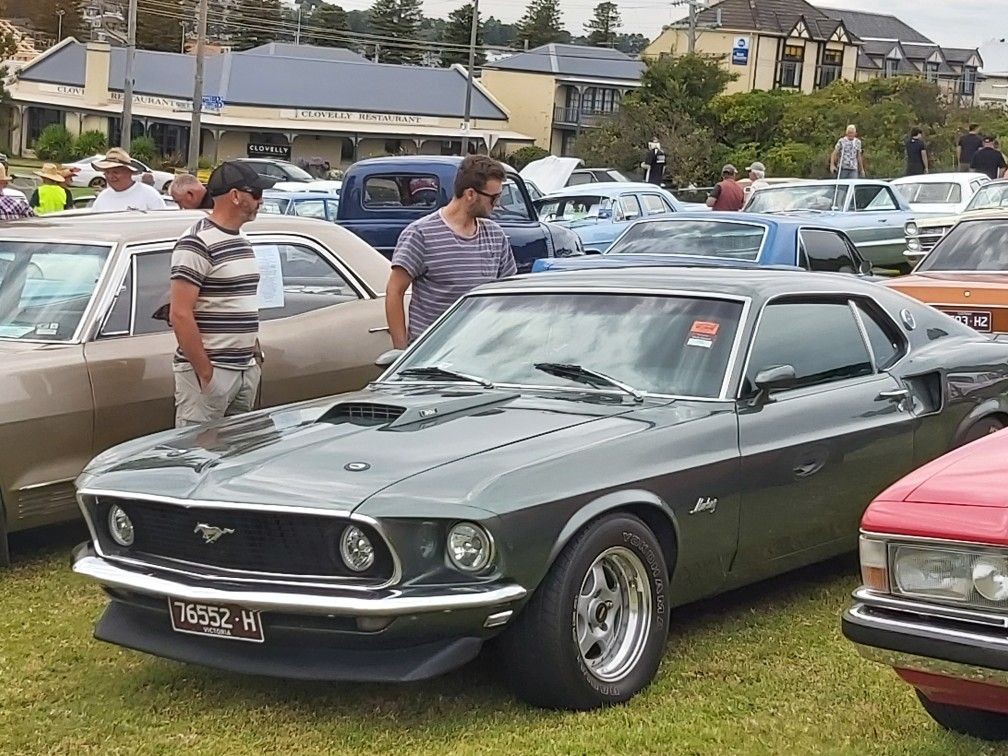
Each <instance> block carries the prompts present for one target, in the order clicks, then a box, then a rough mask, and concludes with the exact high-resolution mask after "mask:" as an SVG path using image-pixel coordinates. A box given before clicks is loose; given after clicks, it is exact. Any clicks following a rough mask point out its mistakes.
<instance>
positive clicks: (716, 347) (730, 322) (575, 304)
mask: <svg viewBox="0 0 1008 756" xmlns="http://www.w3.org/2000/svg"><path fill="white" fill-rule="evenodd" d="M741 312H742V304H741V303H740V302H737V301H733V300H724V299H716V298H710V299H708V298H701V297H689V296H659V295H646V294H608V293H575V292H571V291H557V292H556V293H536V294H489V295H482V296H473V297H469V298H467V299H465V300H463V301H462V302H461V303H460V304H459V306H458V307H457V308H456V309H455V310H454V311H453V312H452V313H451V314H450V315H449V316H448V317H446V318H445V320H443V321H442V322H441V323H440V324H439V325H438V326H436V327H435V328H434V330H433V331H432V332H431V333H430V334H429V335H428V336H427V337H426V338H425V339H424V341H423V343H421V344H419V345H418V346H417V348H416V349H415V351H413V352H412V353H411V354H410V355H409V357H407V358H406V359H405V360H404V361H403V362H402V364H401V366H400V367H399V369H398V370H397V371H396V373H395V374H394V375H392V376H391V377H390V378H388V379H386V380H391V381H397V380H402V381H412V380H416V378H415V377H411V376H408V375H402V373H403V371H406V370H409V369H410V368H421V367H429V366H438V367H440V368H443V369H447V370H451V371H454V372H456V373H463V374H466V375H475V376H480V377H481V378H483V379H486V380H488V381H490V382H492V383H494V384H498V385H499V384H520V385H528V386H548V387H557V388H560V387H563V388H574V387H576V386H577V385H578V384H576V383H574V382H572V381H571V379H570V378H569V377H567V378H565V377H563V376H561V375H552V374H550V373H547V372H544V371H542V370H539V369H537V368H536V365H537V364H543V363H556V364H562V365H579V366H582V367H584V368H586V369H589V370H592V371H595V372H597V373H603V374H605V375H607V376H611V377H612V378H614V379H617V380H619V381H621V382H623V383H625V384H629V385H630V386H633V387H635V388H636V389H639V390H641V391H647V392H650V393H656V394H673V395H677V396H695V397H704V398H714V397H717V396H719V395H720V393H721V387H722V384H723V382H724V377H725V371H726V370H727V365H728V359H729V356H730V354H731V352H732V347H733V345H734V342H735V333H736V331H737V329H738V324H739V318H740V317H741ZM445 380H447V379H445ZM578 390H582V391H583V390H584V388H583V387H582V388H580V389H578Z"/></svg>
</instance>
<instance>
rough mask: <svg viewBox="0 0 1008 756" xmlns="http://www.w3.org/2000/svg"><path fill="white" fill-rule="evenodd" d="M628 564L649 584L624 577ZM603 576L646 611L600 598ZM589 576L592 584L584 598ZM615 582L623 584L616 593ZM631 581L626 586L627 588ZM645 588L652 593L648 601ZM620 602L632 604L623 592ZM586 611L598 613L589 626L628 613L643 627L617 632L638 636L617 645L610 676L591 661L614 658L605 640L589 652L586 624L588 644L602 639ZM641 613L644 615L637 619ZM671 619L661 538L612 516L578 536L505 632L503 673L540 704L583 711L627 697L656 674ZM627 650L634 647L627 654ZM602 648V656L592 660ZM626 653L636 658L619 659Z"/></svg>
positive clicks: (630, 519) (614, 622) (620, 620)
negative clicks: (582, 642)
mask: <svg viewBox="0 0 1008 756" xmlns="http://www.w3.org/2000/svg"><path fill="white" fill-rule="evenodd" d="M600 560H601V561H600ZM610 562H611V563H612V564H610ZM607 566H609V571H608V572H607V571H606V567H607ZM622 567H625V568H627V569H628V570H629V571H631V572H634V574H639V575H641V576H642V577H643V578H645V580H643V581H638V582H639V583H642V585H640V586H637V585H635V584H634V582H633V581H625V582H621V581H620V578H621V576H622V577H626V574H624V573H621V572H620V569H621V568H622ZM614 570H615V571H614ZM600 575H603V576H604V578H605V582H606V583H608V585H603V586H601V589H605V590H606V591H608V593H607V594H606V595H609V596H614V595H615V596H617V597H619V596H622V597H623V598H625V599H626V600H627V601H630V602H634V601H637V602H639V606H640V607H646V609H642V610H640V611H638V612H634V611H631V610H629V609H620V608H619V607H617V608H615V609H613V608H611V607H613V602H611V601H609V602H607V601H604V600H600V599H599V598H598V597H599V592H594V593H593V591H594V587H597V586H599V583H598V577H599V576H600ZM590 576H591V577H590ZM589 579H591V580H592V583H591V585H592V586H593V588H592V589H590V590H588V592H587V593H585V595H584V596H582V595H581V594H582V589H583V588H585V587H586V586H587V585H588V581H589ZM612 585H615V586H616V592H615V593H614V592H613V589H612V588H611V587H610V586H612ZM624 586H625V587H626V589H625V590H622V592H620V588H623V587H624ZM601 589H600V590H601ZM644 593H647V594H648V596H647V600H646V601H645V600H644V598H643V596H644ZM616 601H617V602H618V603H620V606H628V605H625V604H623V603H622V601H620V599H619V598H617V599H616ZM591 602H596V604H597V605H596V606H595V610H594V611H591V610H589V611H585V608H586V607H590V606H591ZM602 605H605V607H603V606H602ZM579 607H581V608H582V611H581V612H579ZM606 607H610V608H606ZM608 612H612V613H611V615H610V614H608ZM585 616H588V617H590V618H591V619H590V621H589V624H592V623H596V624H598V625H599V626H601V627H603V628H604V627H606V620H608V621H609V627H611V628H615V627H617V626H619V625H622V624H624V619H625V620H626V622H628V623H629V624H630V625H635V626H636V628H637V629H636V630H634V631H631V630H625V635H621V634H619V633H615V632H614V631H613V632H612V633H611V634H612V636H613V637H617V638H624V639H630V638H636V640H635V641H630V640H624V641H621V642H619V643H615V644H613V645H615V646H616V647H617V649H616V651H617V653H616V654H615V656H614V661H613V663H614V664H618V666H617V667H616V669H615V670H613V672H612V673H611V674H608V675H606V674H603V675H602V676H599V675H598V674H596V672H595V671H593V670H592V669H591V668H590V666H589V665H596V664H598V665H601V666H604V661H605V659H607V658H610V657H609V656H606V655H603V648H604V647H603V646H602V645H601V643H602V642H601V641H600V642H599V644H600V645H597V646H592V647H591V648H589V649H588V651H587V653H584V652H582V650H581V646H580V645H579V643H578V640H577V634H578V630H579V628H581V629H584V630H585V631H586V632H585V638H586V640H585V644H590V643H592V642H593V641H592V639H593V638H595V637H596V636H595V635H590V634H589V633H588V632H587V628H586V627H585V624H584V620H583V618H584V617H585ZM634 617H639V618H640V620H639V621H638V622H635V621H634V619H633V618H634ZM668 620H669V605H668V569H667V567H666V563H665V557H664V555H663V553H662V550H661V545H660V544H659V543H658V539H657V538H655V535H654V533H652V532H651V530H650V529H649V528H648V526H647V525H645V524H644V523H643V522H642V521H641V520H640V519H638V518H637V517H634V516H633V515H629V514H614V515H609V516H606V517H603V518H602V519H600V520H597V521H595V522H593V523H591V524H589V525H588V526H586V527H585V528H584V529H583V530H582V531H581V532H579V533H578V534H577V535H576V536H574V538H572V539H571V541H570V542H569V543H568V544H567V546H566V547H565V548H564V550H563V551H562V552H561V553H560V556H559V557H557V560H556V562H554V564H553V566H552V567H551V568H550V571H549V572H548V573H547V574H546V577H545V578H544V579H543V581H542V583H541V584H540V585H539V588H538V589H537V590H536V592H535V593H534V594H533V596H532V598H531V599H530V600H529V602H528V604H527V605H526V606H525V608H524V609H523V610H522V613H521V614H520V615H519V616H518V618H517V619H516V620H515V624H514V625H513V626H512V627H510V628H509V629H508V630H507V631H506V632H505V633H504V635H503V636H502V637H501V638H500V646H499V648H500V651H501V652H502V661H503V667H504V670H503V671H504V674H505V677H506V679H507V680H508V683H509V684H510V686H511V688H512V689H513V690H514V691H515V693H516V694H517V695H518V696H519V697H520V698H522V699H523V700H524V701H526V702H528V703H530V704H532V705H534V706H541V707H544V708H550V709H573V710H579V711H583V710H587V709H595V708H598V707H601V706H610V705H612V704H618V703H622V702H624V701H626V700H628V699H630V698H631V697H633V696H634V695H636V694H637V693H638V692H639V691H641V690H642V689H643V688H645V687H646V686H647V685H648V684H650V682H651V680H652V679H654V676H655V673H656V672H657V671H658V665H659V664H660V663H661V658H662V654H663V652H664V650H665V641H666V639H667V636H668ZM604 632H609V631H604ZM624 648H629V649H635V650H629V651H626V652H625V653H623V652H622V649H624ZM596 650H597V654H598V656H597V657H596V658H592V652H593V651H596ZM624 656H628V657H629V658H628V659H627V660H626V661H625V662H619V660H620V659H622V658H623V657H624ZM586 659H587V661H586ZM601 671H602V672H605V670H604V669H602V670H601Z"/></svg>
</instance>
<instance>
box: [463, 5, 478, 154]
mask: <svg viewBox="0 0 1008 756" xmlns="http://www.w3.org/2000/svg"><path fill="white" fill-rule="evenodd" d="M477 29H479V0H473V6H472V25H471V26H470V27H469V77H468V79H467V80H466V96H465V120H464V121H463V123H462V129H463V131H465V134H463V136H462V157H465V156H466V155H468V154H469V128H470V115H471V114H472V93H473V69H474V68H475V67H476V31H477Z"/></svg>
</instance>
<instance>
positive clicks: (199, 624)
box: [168, 598, 263, 643]
mask: <svg viewBox="0 0 1008 756" xmlns="http://www.w3.org/2000/svg"><path fill="white" fill-rule="evenodd" d="M168 610H169V613H170V614H171V622H172V630H174V631H175V632H177V633H191V634H193V635H207V636H210V637H211V638H225V639H227V640H241V641H250V642H252V643H262V642H263V628H262V619H261V618H260V616H259V612H257V611H253V610H252V609H244V608H243V607H240V606H235V605H234V604H201V603H197V602H195V601H183V600H182V599H176V598H169V599H168Z"/></svg>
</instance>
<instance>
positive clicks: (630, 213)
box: [619, 194, 641, 220]
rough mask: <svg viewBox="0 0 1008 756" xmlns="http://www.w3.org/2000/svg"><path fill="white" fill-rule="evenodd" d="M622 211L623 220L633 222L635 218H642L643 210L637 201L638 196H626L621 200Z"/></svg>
mask: <svg viewBox="0 0 1008 756" xmlns="http://www.w3.org/2000/svg"><path fill="white" fill-rule="evenodd" d="M619 204H620V210H622V211H623V218H624V219H625V220H631V219H633V218H640V216H641V209H640V202H638V201H637V195H635V194H624V195H623V196H622V197H620V198H619Z"/></svg>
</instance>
